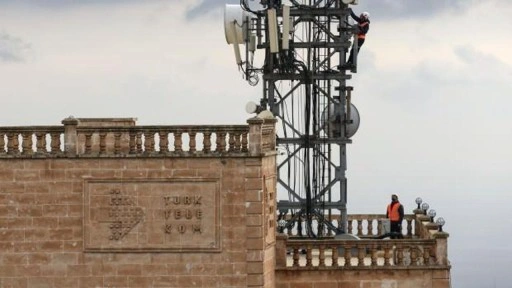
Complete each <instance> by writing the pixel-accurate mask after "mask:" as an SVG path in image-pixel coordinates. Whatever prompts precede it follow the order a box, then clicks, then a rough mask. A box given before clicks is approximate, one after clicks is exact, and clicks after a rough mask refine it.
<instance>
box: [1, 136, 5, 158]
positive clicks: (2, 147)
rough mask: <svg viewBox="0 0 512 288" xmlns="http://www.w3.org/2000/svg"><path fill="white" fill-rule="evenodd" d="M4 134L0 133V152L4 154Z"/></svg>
mask: <svg viewBox="0 0 512 288" xmlns="http://www.w3.org/2000/svg"><path fill="white" fill-rule="evenodd" d="M4 137H5V134H4V133H0V154H5V139H4Z"/></svg>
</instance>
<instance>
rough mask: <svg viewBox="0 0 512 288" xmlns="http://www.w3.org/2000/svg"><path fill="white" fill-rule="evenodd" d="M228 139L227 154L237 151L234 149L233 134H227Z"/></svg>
mask: <svg viewBox="0 0 512 288" xmlns="http://www.w3.org/2000/svg"><path fill="white" fill-rule="evenodd" d="M228 139H229V140H228V144H229V147H228V151H229V152H235V151H237V150H236V147H235V134H234V133H233V132H229V134H228Z"/></svg>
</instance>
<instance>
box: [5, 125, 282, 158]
mask: <svg viewBox="0 0 512 288" xmlns="http://www.w3.org/2000/svg"><path fill="white" fill-rule="evenodd" d="M109 120H111V121H109ZM275 122H276V120H275V119H273V118H264V119H262V118H258V117H255V118H251V119H249V120H248V124H249V125H179V126H169V125H162V126H136V125H135V119H133V118H126V119H125V118H123V119H102V118H101V119H100V118H92V119H87V118H74V117H72V116H70V117H68V118H66V119H64V120H63V121H62V124H63V126H29V127H0V158H76V157H80V158H84V157H89V158H90V157H93V158H94V157H102V158H105V157H226V156H230V157H231V156H238V157H246V156H258V157H259V156H261V155H263V154H265V153H268V152H273V153H275V149H276V143H275V141H276V140H275V127H274V126H275Z"/></svg>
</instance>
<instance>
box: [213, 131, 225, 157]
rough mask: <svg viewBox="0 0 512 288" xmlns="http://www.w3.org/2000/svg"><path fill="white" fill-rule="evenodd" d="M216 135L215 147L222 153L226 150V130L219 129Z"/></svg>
mask: <svg viewBox="0 0 512 288" xmlns="http://www.w3.org/2000/svg"><path fill="white" fill-rule="evenodd" d="M216 135H217V143H216V144H217V148H216V149H215V150H216V151H217V152H220V153H223V152H226V132H224V131H219V132H217V133H216Z"/></svg>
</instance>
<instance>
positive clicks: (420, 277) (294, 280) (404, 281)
mask: <svg viewBox="0 0 512 288" xmlns="http://www.w3.org/2000/svg"><path fill="white" fill-rule="evenodd" d="M276 278H277V284H276V287H277V288H306V287H307V288H339V287H343V288H361V287H365V288H366V287H368V288H381V287H389V288H448V287H450V280H449V278H450V277H449V271H448V270H447V269H446V268H441V269H435V270H425V269H421V268H420V269H410V268H397V267H393V268H392V269H357V270H348V271H343V270H324V271H322V270H315V271H313V270H309V271H304V270H302V271H301V270H296V271H290V270H277V271H276Z"/></svg>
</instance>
